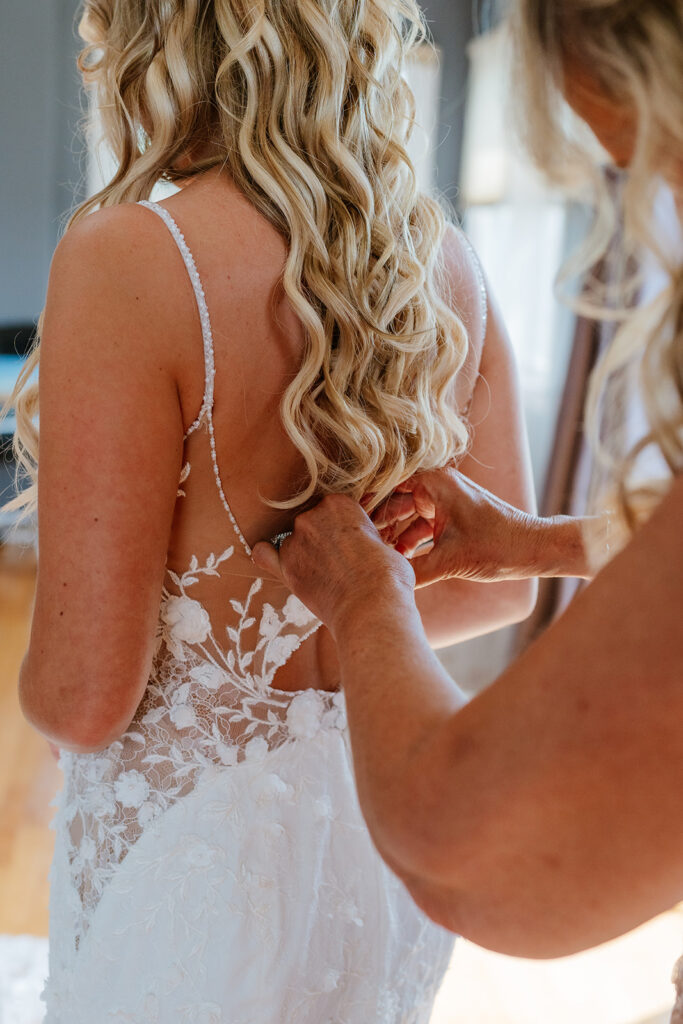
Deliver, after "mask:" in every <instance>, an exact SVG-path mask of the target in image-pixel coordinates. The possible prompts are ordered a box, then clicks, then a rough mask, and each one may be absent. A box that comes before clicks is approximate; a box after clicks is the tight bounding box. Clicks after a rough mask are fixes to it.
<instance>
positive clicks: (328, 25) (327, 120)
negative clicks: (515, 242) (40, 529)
mask: <svg viewBox="0 0 683 1024" xmlns="http://www.w3.org/2000/svg"><path fill="white" fill-rule="evenodd" d="M82 32H83V35H84V38H86V39H87V40H88V45H86V46H85V48H84V50H83V51H82V53H81V54H80V57H79V62H78V63H79V68H80V70H81V72H82V73H83V76H84V78H85V80H86V82H87V83H89V84H91V85H92V87H93V90H94V93H95V96H94V100H95V105H96V107H97V108H98V109H99V112H100V116H101V119H102V124H103V128H104V138H105V140H106V142H107V143H108V146H109V148H110V149H111V150H112V152H113V154H114V157H115V159H116V162H117V165H118V169H117V171H116V173H115V175H114V177H113V178H112V180H111V181H110V182H109V183H108V184H107V185H106V186H105V187H104V188H103V189H102V190H101V191H100V192H98V193H97V194H96V195H94V196H93V197H92V198H90V199H88V200H87V201H86V202H84V203H83V204H82V205H81V206H80V207H79V208H78V209H77V210H76V212H75V213H74V214H73V215H72V217H71V219H70V221H69V223H68V225H67V230H68V229H69V227H71V225H73V224H75V223H77V222H78V221H79V220H81V219H82V218H83V217H85V216H87V214H88V213H90V212H91V211H93V210H95V209H97V208H99V207H105V206H114V205H116V204H118V203H127V202H134V201H137V200H139V199H143V198H147V197H148V196H149V195H150V192H151V191H152V188H153V186H154V185H155V184H156V183H157V182H158V181H159V180H160V179H166V180H168V181H171V182H173V181H177V180H178V179H180V178H187V177H188V176H192V175H197V174H199V173H201V172H202V171H204V170H207V169H208V168H210V167H212V166H215V165H223V166H224V167H225V168H226V169H227V172H228V173H229V174H230V176H231V177H232V179H233V180H234V181H235V182H236V184H237V185H238V186H239V188H240V189H241V190H242V191H243V192H244V194H245V195H246V196H247V197H248V198H249V199H250V200H251V202H252V203H253V204H254V206H255V207H256V208H257V209H258V210H259V211H260V212H261V213H262V214H263V215H264V216H265V217H266V218H268V220H269V221H270V222H271V223H272V224H274V225H275V227H276V228H277V229H278V230H279V231H280V232H281V233H282V234H283V236H284V237H285V238H286V240H287V242H288V257H287V261H286V266H285V269H284V275H283V287H284V290H285V292H286V295H287V297H288V299H289V302H290V303H291V306H292V308H293V310H294V311H295V312H296V314H297V315H298V317H299V319H300V321H301V323H302V324H303V326H304V328H305V332H306V339H307V341H306V346H305V351H304V355H303V359H302V363H301V367H300V370H299V372H298V374H297V376H296V378H295V379H294V380H293V381H292V383H291V384H290V385H289V386H288V387H287V390H286V393H285V394H284V397H283V400H282V406H281V413H282V420H283V423H284V426H285V429H286V431H287V433H288V435H289V437H290V439H291V441H292V442H293V444H294V445H295V446H296V448H297V449H298V450H299V451H300V452H301V454H302V456H303V458H304V459H305V462H306V466H307V470H308V481H307V483H306V486H305V487H304V488H303V490H302V491H301V492H300V493H298V494H295V495H288V496H285V497H286V500H283V501H282V502H280V503H279V504H281V505H282V507H295V506H297V505H299V504H300V503H301V502H303V501H305V500H306V499H308V498H309V497H310V496H311V495H313V494H314V493H319V492H325V491H338V492H344V493H347V494H350V495H352V496H354V497H356V498H361V497H362V496H363V495H366V494H367V493H368V492H372V494H373V501H374V503H378V502H379V501H380V500H381V499H382V498H383V497H385V496H387V495H388V494H389V493H390V492H391V491H392V490H393V489H394V488H395V486H396V485H397V484H398V483H400V482H401V481H403V480H405V479H406V478H407V477H409V476H410V475H411V474H412V473H413V472H415V471H416V470H418V469H427V468H434V467H437V466H442V465H444V464H445V463H447V462H448V461H449V460H450V459H452V458H453V457H455V456H457V455H458V454H460V453H462V452H463V451H464V450H465V448H466V445H467V431H466V428H465V425H464V422H463V420H462V419H461V418H460V417H459V416H458V414H457V411H456V409H455V407H454V404H453V403H454V398H453V383H454V379H455V376H456V374H457V372H458V370H459V368H460V367H461V365H462V363H463V361H464V359H465V356H466V351H467V334H466V331H465V329H464V326H463V323H462V322H461V320H460V318H459V317H458V316H457V315H455V314H454V312H453V310H452V308H451V307H450V306H449V305H448V304H447V303H446V301H445V299H444V292H443V289H442V287H441V284H442V282H441V269H442V264H441V257H440V253H441V244H442V240H443V235H444V230H445V225H446V220H445V216H444V214H443V212H442V210H441V208H440V206H439V205H438V203H437V202H436V201H435V200H434V199H432V198H430V197H428V196H427V195H425V194H422V193H421V192H420V191H419V190H418V187H417V183H416V178H415V172H414V169H413V166H412V164H411V161H410V159H409V157H408V153H407V149H406V146H407V143H408V140H409V137H410V133H411V131H412V127H413V118H414V99H413V95H412V93H411V91H410V89H409V87H408V85H407V83H406V80H405V77H404V65H405V61H406V57H407V56H408V55H409V54H410V52H411V50H412V48H413V47H415V46H416V45H418V44H419V43H423V44H424V43H425V42H426V38H427V37H426V29H425V25H424V22H423V20H422V17H421V14H420V12H419V9H418V7H417V4H416V3H415V2H414V0H85V3H84V5H83V21H82ZM207 147H209V148H208V149H207ZM207 152H209V153H210V155H208V156H207V155H206V154H207ZM181 161H182V170H179V169H178V167H179V162H181ZM40 326H41V321H39V332H38V333H40ZM38 352H39V350H38V348H36V349H35V350H34V352H33V354H32V356H31V358H30V359H29V360H28V362H27V364H26V366H25V368H24V370H23V372H22V374H21V376H20V379H19V382H18V386H17V388H16V390H15V395H14V396H13V402H14V404H15V407H16V411H17V421H18V430H17V434H16V437H15V450H16V454H17V458H18V463H19V465H20V467H22V468H23V470H24V471H25V473H27V474H28V475H29V477H30V478H31V479H32V480H33V485H32V486H31V487H29V488H28V489H26V490H25V491H24V493H23V494H22V495H20V497H19V498H17V499H15V501H14V502H13V504H14V505H15V507H22V506H23V507H24V508H25V509H26V508H30V507H31V506H32V505H33V504H34V502H35V492H36V479H37V460H38V433H37V427H36V424H35V422H34V421H35V417H36V414H37V412H38V391H37V386H36V385H32V384H31V383H30V381H29V378H30V375H31V373H32V371H33V369H34V368H35V365H36V363H37V361H38Z"/></svg>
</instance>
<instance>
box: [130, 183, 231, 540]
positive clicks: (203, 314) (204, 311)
mask: <svg viewBox="0 0 683 1024" xmlns="http://www.w3.org/2000/svg"><path fill="white" fill-rule="evenodd" d="M138 206H146V207H147V209H148V210H153V211H154V213H156V214H158V216H159V217H161V219H162V220H163V222H164V224H165V225H166V227H167V228H168V230H169V231H170V232H171V235H172V236H173V238H174V240H175V243H176V245H177V246H178V249H179V250H180V255H181V256H182V257H183V262H184V263H185V266H186V268H187V273H188V275H189V278H190V282H191V284H192V288H193V291H194V295H195V299H196V300H197V309H198V311H199V320H200V323H201V326H202V340H203V342H204V397H203V399H202V406H201V409H200V410H199V415H198V416H197V419H196V420H195V421H194V423H193V424H192V425H191V426H190V427H188V429H187V432H186V434H185V437H186V438H188V437H189V436H190V434H192V433H193V432H194V431H195V430H196V429H197V428H198V427H199V426H200V424H201V423H202V421H203V420H206V423H207V427H208V431H209V446H210V448H211V463H212V465H213V473H214V477H215V478H216V487H217V488H218V494H219V496H220V499H221V503H222V505H223V508H224V509H225V511H226V512H227V514H228V517H229V519H230V522H231V523H232V526H233V529H234V531H235V533H236V534H237V536H238V538H239V540H240V543H241V544H242V547H243V548H244V550H245V551H246V553H247V555H249V557H250V558H251V548H250V547H249V545H248V544H247V541H246V539H245V536H244V534H243V533H242V531H241V530H240V528H239V525H238V523H237V520H236V519H235V517H234V515H233V513H232V509H231V508H230V505H229V504H228V499H227V498H226V497H225V491H224V489H223V481H222V480H221V474H220V470H219V468H218V459H217V458H216V437H215V433H214V427H213V390H214V379H215V376H216V364H215V359H214V352H213V333H212V331H211V319H210V317H209V308H208V306H207V304H206V296H205V295H204V288H203V287H202V282H201V279H200V277H199V271H198V270H197V265H196V263H195V261H194V257H193V255H192V253H191V252H190V249H189V246H188V244H187V242H186V241H185V236H184V235H183V233H182V231H181V230H180V228H179V227H178V225H177V224H176V222H175V220H174V219H173V217H172V216H171V214H170V213H169V212H168V210H167V209H166V208H165V207H163V206H161V205H160V204H159V203H153V202H151V201H150V200H148V199H140V200H139V201H138Z"/></svg>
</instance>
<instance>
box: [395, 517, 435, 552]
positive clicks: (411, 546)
mask: <svg viewBox="0 0 683 1024" xmlns="http://www.w3.org/2000/svg"><path fill="white" fill-rule="evenodd" d="M433 542H434V526H433V524H432V523H429V522H427V521H426V520H425V519H416V520H415V522H414V523H411V525H410V526H409V527H408V528H407V529H406V530H404V531H403V533H402V534H401V536H400V537H399V538H398V540H397V541H396V550H397V551H398V552H399V554H401V555H404V556H405V557H406V558H413V557H414V556H415V555H416V553H417V550H418V548H420V547H421V546H422V545H423V544H427V543H433Z"/></svg>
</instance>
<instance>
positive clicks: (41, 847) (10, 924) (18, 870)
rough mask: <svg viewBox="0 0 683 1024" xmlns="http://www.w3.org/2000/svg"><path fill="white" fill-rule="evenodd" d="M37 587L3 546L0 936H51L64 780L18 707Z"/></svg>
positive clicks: (27, 568) (19, 554) (17, 554)
mask: <svg viewBox="0 0 683 1024" xmlns="http://www.w3.org/2000/svg"><path fill="white" fill-rule="evenodd" d="M34 587H35V557H34V555H33V553H32V551H30V550H27V549H19V548H10V547H3V546H2V545H0V934H30V935H47V920H48V912H47V907H48V881H47V874H48V869H49V866H50V860H51V858H52V832H51V831H50V830H49V828H48V824H49V822H50V820H51V818H52V815H53V813H54V812H53V809H52V808H51V807H50V801H51V800H52V797H53V796H54V794H55V792H56V791H57V789H58V788H59V786H60V776H59V771H58V769H57V766H56V764H55V761H54V759H53V757H52V755H51V753H50V751H49V749H48V746H47V743H46V742H45V740H44V739H43V738H42V737H41V736H40V735H39V734H38V733H36V732H35V731H34V730H33V729H32V728H31V727H30V726H29V725H28V723H27V722H26V721H25V720H24V718H23V717H22V714H21V711H20V709H19V702H18V700H17V678H18V673H19V666H20V664H21V659H22V657H23V654H24V651H25V650H26V645H27V642H28V633H29V626H30V619H31V606H32V601H33V592H34Z"/></svg>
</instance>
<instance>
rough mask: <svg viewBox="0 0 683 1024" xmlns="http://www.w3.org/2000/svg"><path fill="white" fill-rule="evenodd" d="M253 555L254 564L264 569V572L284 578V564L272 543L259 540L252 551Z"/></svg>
mask: <svg viewBox="0 0 683 1024" xmlns="http://www.w3.org/2000/svg"><path fill="white" fill-rule="evenodd" d="M251 557H252V558H253V560H254V564H255V565H256V566H257V567H258V568H259V569H263V570H264V572H267V573H269V575H271V576H274V577H275V579H278V580H282V581H283V582H284V579H283V575H282V566H281V565H280V555H279V553H278V552H277V551H276V550H275V548H274V547H273V545H272V544H267V543H266V542H265V541H259V542H258V544H256V545H255V546H254V549H253V550H252V552H251Z"/></svg>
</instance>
